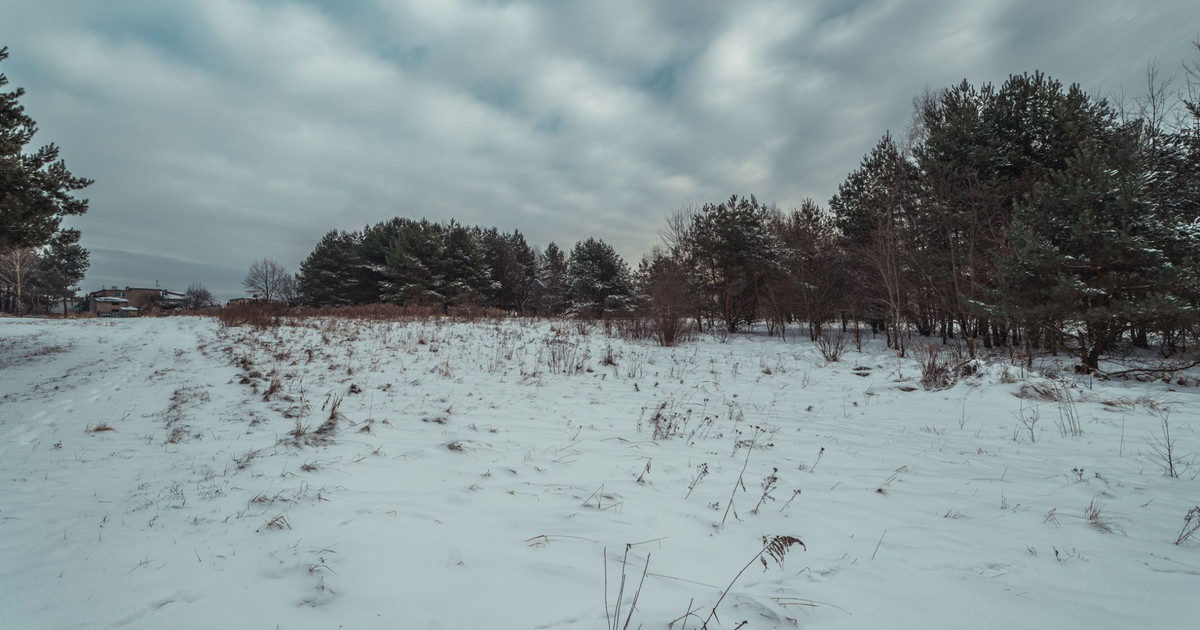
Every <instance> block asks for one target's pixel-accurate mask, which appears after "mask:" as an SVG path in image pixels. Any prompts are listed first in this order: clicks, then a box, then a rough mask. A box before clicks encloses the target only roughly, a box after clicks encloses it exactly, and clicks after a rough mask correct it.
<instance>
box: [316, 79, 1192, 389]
mask: <svg viewBox="0 0 1200 630" xmlns="http://www.w3.org/2000/svg"><path fill="white" fill-rule="evenodd" d="M1187 69H1188V71H1189V72H1188V76H1187V79H1186V85H1185V86H1184V87H1183V89H1181V90H1180V91H1179V92H1178V93H1177V94H1174V95H1173V94H1171V92H1170V90H1169V86H1170V82H1162V81H1159V80H1158V77H1157V74H1156V72H1155V70H1154V69H1153V68H1151V69H1150V70H1149V72H1148V77H1147V78H1148V81H1147V87H1148V90H1147V93H1146V95H1145V96H1143V97H1141V98H1139V99H1137V100H1136V101H1135V102H1134V103H1132V106H1131V107H1122V106H1119V104H1114V103H1112V102H1110V101H1108V100H1106V99H1103V98H1098V97H1096V96H1092V95H1089V94H1087V93H1085V92H1084V91H1083V90H1082V89H1081V88H1080V87H1079V86H1078V85H1069V86H1065V85H1063V84H1062V83H1060V82H1058V81H1056V80H1054V79H1052V78H1050V77H1047V76H1046V75H1044V74H1041V73H1032V74H1022V75H1013V76H1010V77H1009V78H1008V79H1007V80H1006V81H1004V82H1003V83H1002V84H1000V85H993V84H990V83H985V84H982V85H978V86H976V85H972V84H971V83H969V82H967V81H963V82H962V83H960V84H958V85H955V86H952V87H949V88H946V89H942V90H930V91H927V92H926V93H924V94H921V95H920V96H918V97H917V98H916V99H914V106H913V111H912V117H913V118H912V120H913V122H912V125H911V128H910V129H909V130H908V131H907V133H906V134H905V135H904V137H902V138H897V137H894V136H892V135H891V134H890V133H888V134H884V136H883V137H882V138H881V139H880V140H879V141H878V143H877V144H876V145H875V146H874V147H873V148H872V149H871V150H870V151H869V152H868V153H867V154H866V155H865V156H864V158H863V159H862V162H861V163H860V165H859V166H858V168H856V169H855V170H854V171H853V172H851V173H850V174H849V175H848V176H847V178H846V179H845V181H844V182H842V184H841V185H840V186H839V187H838V191H837V193H836V194H835V195H834V196H833V198H832V199H830V201H829V202H828V204H827V206H821V205H820V204H818V203H817V202H815V201H812V200H805V201H804V202H803V203H802V204H801V205H800V206H799V207H798V208H794V209H790V210H787V211H783V210H780V209H778V208H776V207H775V206H773V205H769V204H765V203H762V202H760V201H758V200H757V199H756V198H755V197H754V196H750V197H739V196H733V197H731V198H729V199H727V200H725V201H722V202H719V203H708V204H704V205H703V206H700V207H698V208H697V207H693V208H685V209H682V210H679V211H677V212H675V213H674V214H673V215H671V216H669V217H668V219H667V221H666V224H665V225H664V226H663V228H662V229H661V234H662V239H661V243H660V244H659V245H658V246H656V247H655V248H654V250H653V251H651V252H650V253H648V254H647V255H645V256H644V257H643V259H642V260H641V262H640V264H639V266H638V267H637V269H636V270H631V269H630V268H629V267H628V266H627V265H626V264H625V263H624V262H623V261H622V260H621V258H620V257H619V256H618V255H617V254H616V252H615V251H614V250H613V249H612V247H611V246H609V245H607V244H606V243H604V242H603V241H600V240H597V239H588V240H586V241H581V242H579V243H577V244H576V245H575V246H574V248H573V249H572V250H571V251H570V252H569V253H566V252H563V251H562V250H561V249H559V248H558V247H557V246H556V245H555V244H553V243H551V244H550V245H548V246H547V247H546V249H545V250H544V251H539V250H538V249H536V248H534V247H531V246H530V245H529V244H528V243H527V242H526V240H525V238H524V236H523V235H522V234H521V233H520V232H519V231H513V232H511V233H504V232H500V231H498V230H497V229H496V228H486V229H485V228H480V227H467V226H463V225H460V224H458V223H456V222H454V221H451V222H449V223H446V224H438V223H431V222H429V221H427V220H424V219H421V220H416V219H406V218H395V219H392V220H390V221H386V222H382V223H379V224H376V225H374V226H370V227H367V228H365V229H363V230H362V231H358V232H341V231H331V232H329V233H328V234H326V235H325V236H324V237H323V238H322V239H321V241H320V242H319V243H318V244H317V247H316V249H315V250H314V251H313V252H312V254H310V255H309V256H308V258H307V259H305V261H304V263H303V264H302V265H301V271H300V273H299V275H298V283H297V284H298V290H299V296H300V298H301V299H302V300H303V301H304V302H306V303H308V304H311V305H313V306H337V305H348V304H360V303H370V302H392V303H398V304H405V303H436V304H442V305H444V306H447V307H448V306H452V305H460V304H475V305H483V306H490V307H495V308H500V309H504V310H508V311H512V312H516V313H522V314H541V315H558V314H563V313H582V314H587V315H590V316H600V315H605V314H614V313H636V314H641V315H644V316H647V317H648V318H649V319H650V321H651V322H654V323H655V324H654V325H656V326H659V327H661V326H668V325H669V326H676V327H678V326H679V325H680V322H681V321H686V322H691V323H692V325H694V326H695V327H698V328H701V329H704V328H712V327H716V328H719V329H721V330H724V331H727V332H735V331H737V330H739V329H740V328H742V327H744V326H746V325H748V324H752V323H757V322H766V324H767V328H768V330H769V331H770V332H772V333H777V334H785V333H786V331H787V329H788V327H789V326H795V325H796V324H803V325H804V328H805V329H806V331H807V334H808V335H809V336H811V337H812V338H813V339H818V338H819V337H820V336H821V335H822V334H823V333H824V332H825V331H826V330H827V329H828V327H829V326H831V325H832V326H837V327H839V328H840V330H842V331H848V330H849V329H850V328H851V327H853V329H854V330H855V331H856V332H860V326H862V327H865V328H866V329H869V330H870V331H872V332H874V333H878V334H880V335H883V336H884V337H885V338H886V340H887V343H888V345H889V346H890V347H892V348H894V349H896V350H897V351H899V352H901V353H903V352H905V351H906V349H907V346H908V344H909V342H910V340H911V338H912V337H913V336H914V335H917V336H923V337H929V338H934V339H940V340H941V341H943V342H945V341H949V340H950V339H955V340H960V341H961V342H962V343H963V344H964V345H965V347H966V351H967V352H968V354H969V355H970V356H971V357H974V356H975V354H976V353H977V352H979V351H980V349H981V348H982V349H992V348H998V347H999V348H1008V349H1010V350H1013V351H1016V352H1022V353H1024V355H1025V356H1027V357H1029V358H1030V360H1031V358H1032V356H1033V355H1034V353H1036V352H1040V351H1054V352H1058V351H1064V352H1071V353H1074V354H1075V355H1076V356H1077V357H1078V359H1079V363H1080V367H1081V369H1084V370H1090V369H1095V368H1096V367H1097V365H1098V361H1099V358H1100V357H1101V356H1103V355H1105V354H1106V353H1108V352H1109V351H1110V350H1111V349H1112V348H1113V347H1114V346H1115V345H1117V344H1119V343H1122V342H1126V343H1129V344H1132V345H1134V346H1141V347H1148V346H1149V345H1150V344H1151V343H1152V342H1153V343H1154V344H1155V345H1156V346H1157V347H1159V348H1160V349H1161V350H1162V351H1163V352H1164V353H1166V354H1169V353H1172V352H1176V351H1178V350H1181V349H1184V348H1186V347H1187V345H1188V344H1189V343H1190V344H1193V345H1194V344H1195V343H1197V335H1198V334H1200V87H1198V86H1200V62H1197V63H1193V64H1192V65H1190V66H1188V68H1187Z"/></svg>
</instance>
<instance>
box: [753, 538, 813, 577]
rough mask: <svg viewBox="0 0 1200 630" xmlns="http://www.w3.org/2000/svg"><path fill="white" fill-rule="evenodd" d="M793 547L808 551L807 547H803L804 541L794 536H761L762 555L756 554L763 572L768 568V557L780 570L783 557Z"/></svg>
mask: <svg viewBox="0 0 1200 630" xmlns="http://www.w3.org/2000/svg"><path fill="white" fill-rule="evenodd" d="M794 545H800V547H801V548H802V549H804V550H805V551H808V547H805V546H804V541H803V540H800V539H799V538H796V537H795V536H770V537H767V536H763V550H762V553H760V554H758V559H759V561H761V562H762V565H763V571H766V570H767V568H768V565H767V558H768V557H770V558H771V559H772V560H774V561H775V564H777V565H779V566H780V567H781V568H782V567H783V557H784V556H786V555H787V552H788V550H790V549H791V548H792V547H793V546H794Z"/></svg>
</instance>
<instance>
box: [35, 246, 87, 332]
mask: <svg viewBox="0 0 1200 630" xmlns="http://www.w3.org/2000/svg"><path fill="white" fill-rule="evenodd" d="M40 258H41V260H40V270H39V273H38V279H37V286H38V289H39V291H40V292H41V293H42V295H44V296H46V297H48V298H52V299H61V300H62V305H63V313H64V314H65V313H66V312H67V300H69V299H71V298H73V297H75V291H76V286H77V285H78V284H79V283H80V282H82V281H83V277H84V275H85V274H87V269H88V258H89V253H88V250H87V249H85V248H84V247H83V246H82V245H80V244H79V231H78V230H62V231H60V232H59V233H58V234H56V235H55V236H54V238H53V239H51V241H50V244H49V245H48V246H46V248H45V249H44V250H43V251H42V253H41V256H40Z"/></svg>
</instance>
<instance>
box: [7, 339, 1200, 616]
mask: <svg viewBox="0 0 1200 630" xmlns="http://www.w3.org/2000/svg"><path fill="white" fill-rule="evenodd" d="M582 328H584V325H582V324H578V323H576V322H535V321H498V322H497V321H493V322H476V323H454V322H438V321H414V322H408V323H362V322H353V321H328V320H312V321H308V322H306V323H305V324H304V325H303V326H298V327H283V328H280V329H277V330H271V331H263V332H254V331H251V330H249V329H242V328H231V329H222V328H220V327H219V326H218V324H217V322H215V321H213V320H210V319H196V318H165V319H133V320H74V321H54V320H45V321H39V320H25V319H22V320H15V319H0V627H3V628H13V629H32V628H71V629H74V628H126V627H127V628H230V629H233V628H354V629H358V628H422V629H423V628H444V629H467V628H471V629H477V628H501V629H508V628H512V629H519V628H520V629H523V628H579V629H582V628H588V629H591V628H604V627H606V626H607V627H612V626H613V625H614V622H618V623H617V624H616V625H617V626H618V627H625V623H626V620H627V619H628V620H629V624H628V627H629V628H636V627H644V628H666V627H668V625H670V624H671V623H672V622H674V625H673V628H676V629H678V628H682V627H684V624H686V627H688V628H699V627H700V626H701V625H702V623H703V622H704V621H705V620H706V619H708V618H709V617H710V615H711V613H712V609H713V607H714V606H717V608H716V615H715V616H714V617H713V618H712V620H711V621H710V622H709V627H710V628H741V627H744V628H747V629H759V628H791V627H802V628H920V629H930V628H954V629H961V628H1059V629H1061V628H1088V629H1092V630H1095V629H1100V628H1189V629H1190V628H1197V627H1200V597H1198V596H1197V594H1198V593H1200V533H1198V534H1197V535H1196V536H1193V537H1191V538H1190V539H1189V540H1185V541H1184V542H1183V543H1182V544H1179V545H1176V544H1175V541H1176V539H1177V538H1178V537H1179V536H1180V533H1181V529H1182V528H1183V527H1184V515H1185V514H1186V513H1187V512H1188V510H1189V508H1191V507H1192V506H1195V505H1197V504H1198V503H1200V479H1197V473H1198V472H1200V459H1197V460H1196V461H1195V462H1193V456H1194V455H1193V454H1196V453H1200V435H1198V434H1197V428H1198V427H1197V424H1198V422H1197V420H1198V419H1200V396H1198V395H1197V392H1198V391H1200V390H1198V389H1197V388H1196V386H1195V384H1194V381H1192V382H1188V383H1185V384H1184V385H1179V384H1173V383H1171V384H1169V383H1164V382H1161V381H1160V382H1153V383H1139V382H1136V381H1129V382H1102V381H1099V380H1092V379H1090V378H1086V377H1083V378H1081V377H1075V376H1074V375H1070V374H1067V375H1066V376H1065V377H1063V380H1061V381H1052V380H1049V379H1047V378H1045V377H1044V376H1042V375H1040V374H1026V373H1023V372H1022V371H1021V370H1019V369H1018V368H1014V367H1011V366H1009V365H1007V363H1006V362H1004V361H1002V360H999V359H997V360H995V361H994V362H992V363H989V364H988V365H987V366H985V367H984V368H983V369H981V370H980V371H979V373H978V374H977V375H975V376H972V377H969V378H966V379H963V380H961V381H959V382H958V383H957V384H956V385H955V386H954V387H953V388H951V389H946V390H943V391H925V390H923V389H922V388H921V386H920V371H919V369H918V367H917V363H916V361H915V360H914V359H912V358H907V359H900V358H897V357H896V356H895V354H894V353H891V352H887V351H884V350H883V349H882V348H881V346H880V345H879V343H878V342H874V341H873V342H870V343H869V344H868V345H867V347H866V349H865V352H861V353H860V352H856V351H854V350H853V349H851V350H850V351H848V352H847V353H846V354H845V356H843V357H842V360H841V361H839V362H836V363H826V362H825V361H824V360H822V359H821V358H820V355H819V354H818V353H817V352H816V350H815V347H814V346H813V344H811V343H809V342H808V341H807V339H806V338H803V335H800V336H801V337H802V338H801V339H799V340H793V339H789V340H788V341H786V342H785V341H780V340H778V339H773V338H766V337H764V336H762V335H735V336H733V337H732V338H729V339H726V340H718V339H715V338H712V337H700V338H698V339H697V340H695V341H692V342H689V343H685V344H683V345H681V346H679V347H676V348H660V347H657V346H655V345H653V344H652V343H650V342H628V341H624V340H622V339H620V338H616V337H614V336H608V335H606V334H605V333H604V331H603V330H602V329H601V328H600V327H595V328H593V329H592V330H581V329H582ZM1066 372H1069V370H1068V371H1066ZM1022 392H1024V395H1023V396H1022V395H1020V394H1022ZM1063 392H1066V393H1067V394H1069V397H1070V400H1069V401H1067V402H1059V401H1056V400H1053V398H1054V397H1055V396H1056V395H1057V397H1059V398H1061V397H1062V394H1063ZM1072 414H1074V416H1072ZM1072 417H1076V418H1077V419H1078V423H1079V428H1080V429H1081V431H1082V435H1079V436H1074V435H1070V431H1069V429H1070V427H1069V426H1068V425H1069V420H1070V419H1071V418H1072ZM1064 418H1065V420H1066V421H1064ZM1164 418H1165V419H1167V422H1168V424H1169V428H1170V435H1171V438H1170V439H1171V441H1172V442H1173V445H1174V449H1175V454H1176V455H1177V456H1179V459H1178V462H1177V467H1178V470H1179V471H1180V472H1181V475H1180V477H1178V478H1170V477H1168V476H1165V475H1164V460H1163V458H1162V457H1161V456H1159V455H1158V454H1156V452H1155V447H1159V448H1160V444H1161V442H1163V440H1164V436H1163V434H1162V422H1163V419H1164ZM1059 424H1063V425H1064V428H1065V429H1068V430H1067V431H1060V429H1059V426H1058V425H1059ZM104 429H111V430H104ZM1064 433H1066V435H1064ZM1089 506H1090V507H1091V509H1090V510H1089ZM1089 516H1090V518H1089ZM786 536H791V537H795V538H798V539H800V540H802V541H803V546H801V545H800V544H790V545H789V544H787V543H789V542H791V541H790V539H788V538H776V537H786ZM772 541H774V542H775V543H776V544H775V546H774V549H772V550H770V552H768V553H761V552H763V548H764V543H769V542H772ZM772 552H774V553H772ZM747 565H748V568H746V567H747ZM743 568H745V571H744V572H742V571H743ZM623 574H624V587H623V589H622V586H621V581H622V576H623ZM606 577H607V588H606V585H605V580H606ZM735 578H736V579H735ZM731 582H732V585H731ZM639 586H640V593H639V592H638V589H639ZM723 594H724V597H723V598H722V595H723ZM635 598H636V608H632V607H631V604H632V603H633V601H634V599H635ZM606 599H607V606H606ZM618 600H620V604H619V611H617V608H618ZM718 602H719V605H718ZM631 610H632V612H631ZM689 610H690V611H691V614H690V615H688V614H687V613H688V612H689ZM616 612H619V614H620V619H619V620H615V619H612V617H613V616H614V614H615V613H616ZM743 622H746V623H745V625H744V626H743V625H741V624H742V623H743Z"/></svg>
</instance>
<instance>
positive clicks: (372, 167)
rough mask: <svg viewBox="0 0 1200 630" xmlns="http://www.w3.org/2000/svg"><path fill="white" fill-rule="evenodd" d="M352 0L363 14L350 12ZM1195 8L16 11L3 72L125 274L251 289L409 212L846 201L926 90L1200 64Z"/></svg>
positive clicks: (97, 257) (198, 0) (894, 2)
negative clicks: (838, 194) (346, 236)
mask: <svg viewBox="0 0 1200 630" xmlns="http://www.w3.org/2000/svg"><path fill="white" fill-rule="evenodd" d="M344 5H352V8H350V7H348V6H344ZM1198 16H1200V13H1198V12H1197V7H1196V3H1195V0H1141V1H1136V2H1135V1H1132V0H1063V1H1058V0H969V1H967V0H929V1H924V2H921V1H915V0H910V1H903V0H847V1H839V0H823V1H818V0H813V1H800V0H797V1H794V2H731V1H729V0H714V1H687V2H684V1H679V2H650V1H647V0H601V1H595V2H591V1H589V2H567V1H552V0H542V1H536V2H519V1H511V2H509V1H492V2H480V1H474V0H422V1H413V2H399V1H387V0H375V1H364V2H354V3H350V2H345V3H343V2H335V1H333V0H325V1H321V0H313V1H308V2H302V1H286V0H274V1H267V2H249V1H245V0H194V1H187V2H184V1H179V2H163V1H161V0H142V1H136V0H106V1H104V2H78V1H57V0H37V1H33V0H28V1H26V0H0V46H8V47H9V49H10V54H11V56H10V58H9V59H8V60H7V61H5V62H4V63H3V64H0V71H2V72H4V73H5V74H7V75H8V77H9V80H10V81H11V84H12V85H13V86H22V87H25V88H26V89H27V91H28V93H27V94H26V96H25V97H24V99H23V100H22V103H23V104H24V105H25V107H26V111H27V112H28V113H29V114H30V115H31V116H32V117H33V118H34V119H35V120H36V121H37V122H38V124H39V127H40V132H39V134H38V136H37V137H36V138H35V144H44V143H47V142H54V143H56V144H58V145H60V146H61V147H62V151H63V156H64V157H65V158H66V161H67V166H68V167H69V168H70V170H71V171H72V172H73V173H74V174H76V175H80V176H85V177H90V178H92V179H95V180H96V183H95V184H94V185H92V186H91V187H90V188H88V189H87V190H85V191H84V196H86V197H87V198H89V199H90V200H91V209H90V210H89V212H88V213H87V215H85V216H84V217H81V218H79V219H72V220H70V221H69V222H68V224H69V225H71V226H73V227H77V228H79V229H81V230H82V231H83V243H84V245H85V246H86V247H87V248H88V249H90V250H91V260H92V266H91V270H90V272H89V273H88V277H87V280H86V281H85V283H84V287H83V288H84V290H85V291H92V290H95V289H98V288H100V287H101V286H104V285H119V286H122V287H123V286H126V285H133V286H154V283H155V282H156V281H157V282H158V283H159V284H160V285H161V286H163V287H164V288H171V289H177V290H182V289H183V288H185V287H186V286H187V285H188V284H189V283H191V282H201V283H203V284H205V285H206V286H208V287H209V288H210V289H212V290H213V292H214V293H216V294H217V296H218V297H221V298H229V297H234V296H237V295H240V294H242V291H243V289H242V286H241V280H242V278H243V277H244V276H245V272H246V268H247V267H248V266H249V265H250V263H251V262H252V261H253V260H255V259H257V258H272V259H275V260H277V261H278V262H280V263H282V264H284V265H285V266H287V267H288V268H290V269H292V270H298V268H299V264H300V261H301V260H303V258H304V257H305V256H306V255H307V254H308V253H309V252H310V251H311V250H312V248H313V246H314V245H315V244H316V242H317V240H318V239H319V238H320V237H321V236H322V235H323V234H324V233H325V232H327V231H328V230H330V229H335V228H336V229H346V230H351V229H361V228H362V227H364V226H366V225H368V224H373V223H376V222H378V221H381V220H385V219H388V218H391V217H394V216H406V217H413V218H420V217H426V218H428V219H430V220H433V221H447V220H449V219H450V218H456V219H458V220H459V221H460V222H462V223H466V224H479V225H483V226H496V227H499V228H500V229H501V230H504V231H509V230H512V229H519V230H520V231H521V232H522V233H524V234H525V235H526V238H527V239H528V240H529V241H530V243H531V244H534V245H537V246H539V247H541V246H544V245H545V244H546V243H548V242H550V241H555V242H556V243H558V244H559V245H560V246H562V247H564V249H567V248H569V247H570V246H571V245H572V244H573V243H574V242H575V241H577V240H580V239H583V238H586V237H588V236H595V237H598V238H602V239H604V240H606V241H608V242H609V243H611V244H612V245H613V246H614V247H616V248H617V250H618V251H619V252H621V254H622V255H623V256H625V257H626V259H627V261H628V262H630V264H631V265H636V263H637V261H638V259H640V257H641V254H642V253H643V252H645V251H647V250H648V249H649V248H650V246H651V245H652V244H653V243H654V242H655V241H656V240H657V235H656V230H657V229H658V227H659V226H660V225H661V224H662V222H663V218H664V217H665V216H666V215H667V214H668V213H670V212H672V211H674V210H676V209H678V208H681V207H683V206H686V205H700V204H703V203H706V202H719V201H722V200H724V199H726V198H728V197H729V196H730V195H731V194H744V195H750V194H754V195H757V196H758V198H759V199H760V200H764V201H767V202H773V203H776V204H777V205H779V206H780V207H781V208H785V209H786V208H790V207H794V206H797V205H799V203H800V201H801V200H803V199H804V198H805V197H812V198H814V199H816V200H817V201H819V202H820V203H822V204H825V203H826V202H827V201H828V199H829V197H830V196H831V195H832V194H833V193H834V192H835V191H836V190H837V185H838V184H839V183H840V182H841V181H842V180H843V179H844V178H845V176H846V174H847V173H849V172H850V171H851V170H853V169H854V168H856V167H857V165H858V163H859V161H860V160H861V158H862V156H863V154H865V153H866V152H867V151H869V150H870V149H871V148H872V146H873V145H874V144H875V142H876V141H877V140H878V139H879V137H880V136H882V135H883V133H884V132H885V131H888V130H891V131H892V132H893V133H894V134H901V133H903V132H904V130H905V128H906V127H907V126H908V122H909V119H910V115H911V103H912V98H913V97H914V96H915V95H917V94H918V93H920V92H922V91H923V90H924V89H925V88H927V87H930V88H942V87H946V86H949V85H951V84H954V83H957V82H958V81H961V80H962V79H964V78H965V79H968V80H969V81H971V82H972V83H975V84H977V85H978V84H980V83H983V82H988V81H990V82H995V83H999V82H1002V81H1003V80H1004V78H1005V77H1007V76H1008V75H1009V74H1012V73H1021V72H1027V71H1033V70H1042V71H1044V72H1046V73H1047V74H1049V75H1051V76H1053V77H1054V78H1056V79H1059V80H1060V81H1062V82H1063V83H1079V84H1080V85H1082V86H1083V87H1084V88H1085V89H1086V90H1088V91H1089V92H1092V93H1094V94H1100V95H1104V96H1109V97H1112V96H1115V95H1119V94H1120V93H1121V92H1122V90H1124V93H1125V94H1126V95H1127V98H1128V99H1132V97H1133V96H1134V95H1136V94H1138V93H1140V92H1141V91H1142V90H1143V86H1144V83H1145V72H1146V66H1147V63H1148V62H1150V61H1151V60H1152V59H1157V61H1158V65H1159V66H1160V68H1161V72H1162V73H1163V74H1164V75H1171V74H1176V73H1178V72H1179V70H1180V64H1181V63H1182V62H1183V61H1184V60H1194V59H1196V57H1197V56H1196V54H1195V51H1194V49H1193V48H1192V46H1191V42H1192V40H1195V39H1196V38H1197V36H1200V18H1198Z"/></svg>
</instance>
